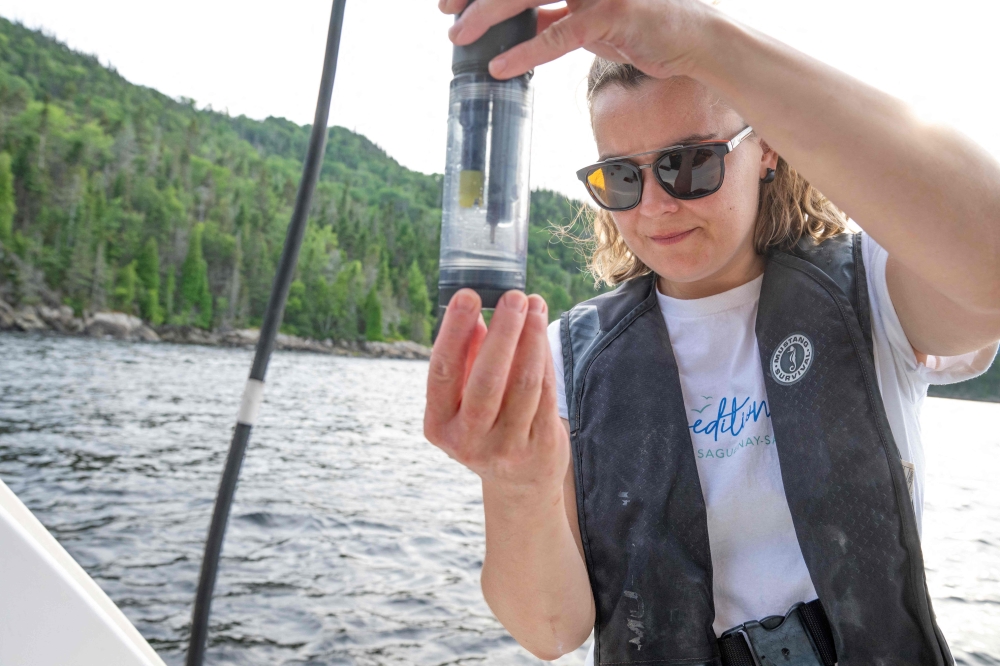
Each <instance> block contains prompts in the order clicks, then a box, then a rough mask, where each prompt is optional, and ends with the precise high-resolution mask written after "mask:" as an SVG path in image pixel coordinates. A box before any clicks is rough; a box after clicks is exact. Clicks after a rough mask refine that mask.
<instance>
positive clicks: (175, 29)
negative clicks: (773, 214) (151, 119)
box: [0, 0, 1000, 198]
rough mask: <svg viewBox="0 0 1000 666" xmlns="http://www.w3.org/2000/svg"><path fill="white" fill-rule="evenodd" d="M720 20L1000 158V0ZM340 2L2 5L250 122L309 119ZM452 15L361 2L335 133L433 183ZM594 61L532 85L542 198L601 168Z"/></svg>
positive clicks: (782, 1) (774, 12) (578, 58)
mask: <svg viewBox="0 0 1000 666" xmlns="http://www.w3.org/2000/svg"><path fill="white" fill-rule="evenodd" d="M717 4H718V5H719V7H720V8H722V9H723V10H725V11H727V12H729V13H730V14H732V15H733V16H735V17H737V18H739V19H740V20H742V21H744V22H746V23H749V24H751V25H753V26H754V27H756V28H758V29H760V30H763V31H764V32H767V33H768V34H771V35H773V36H774V37H777V38H778V39H781V40H783V41H785V42H787V43H789V44H791V45H792V46H794V47H796V48H798V49H800V50H802V51H805V52H807V53H809V54H810V55H813V56H815V57H817V58H819V59H821V60H824V61H825V62H827V63H829V64H831V65H833V66H835V67H838V68H840V69H842V70H844V71H846V72H848V73H850V74H852V75H854V76H856V77H858V78H860V79H862V80H864V81H866V82H868V83H871V84H873V85H876V86H878V87H879V88H882V89H883V90H886V91H888V92H890V93H892V94H893V95H896V96H897V97H900V98H901V99H903V100H905V101H907V102H908V103H910V104H911V105H913V106H914V107H915V108H916V109H917V111H918V112H919V113H921V114H922V115H924V116H926V117H927V118H929V119H933V120H935V121H938V122H944V123H947V124H950V125H952V126H954V127H956V128H958V129H959V130H961V131H963V132H964V133H965V134H967V135H969V136H971V137H973V138H974V139H975V140H976V141H978V142H979V143H980V144H981V145H983V146H985V147H986V148H987V149H988V150H990V151H991V152H993V153H994V154H995V155H1000V130H998V127H997V115H998V109H1000V86H998V83H1000V75H998V70H1000V39H998V38H997V35H996V26H998V25H1000V2H998V1H997V0H952V1H951V2H948V3H941V2H928V1H923V0H911V1H909V2H906V1H903V0H864V1H862V0H720V1H719V2H718V3H717ZM329 12H330V3H329V2H326V1H320V0H285V1H284V2H280V3H278V2H262V1H261V0H239V1H238V2H237V1H236V0H197V1H194V0H172V1H171V2H169V3H153V2H148V1H142V0H86V1H81V0H0V16H3V17H5V18H8V19H12V20H20V21H21V22H22V23H24V24H25V25H27V26H29V27H32V28H39V27H40V28H43V29H44V30H45V31H46V32H47V33H48V34H51V35H55V36H56V37H57V38H58V39H60V40H61V41H63V42H65V43H67V44H68V45H69V46H70V47H71V48H74V49H76V50H79V51H83V52H86V53H92V54H95V55H97V57H98V58H99V59H100V61H101V62H102V63H105V64H108V63H110V64H112V65H113V66H114V67H115V68H117V69H118V71H119V72H120V73H121V74H122V75H123V76H125V77H126V78H127V79H128V80H130V81H132V82H134V83H138V84H142V85H146V86H150V87H152V88H156V89H157V90H159V91H161V92H163V93H165V94H167V95H170V96H172V97H177V96H182V95H183V96H185V97H191V98H194V99H195V100H196V101H197V104H198V107H199V108H204V107H206V106H208V105H211V106H212V108H214V109H216V110H224V109H228V111H229V113H230V114H232V115H239V114H245V115H247V116H249V117H251V118H259V119H262V118H265V117H267V116H269V115H273V116H283V117H286V118H289V119H290V120H293V121H295V122H297V123H302V124H305V123H310V122H312V116H313V107H314V105H315V102H316V92H317V88H318V85H319V73H320V66H321V62H320V60H321V57H322V53H323V45H324V42H325V37H326V27H327V23H328V19H329ZM450 24H451V18H450V17H446V16H443V15H441V14H440V13H439V12H438V11H437V1H436V0H381V1H379V2H376V1H374V0H350V1H349V2H348V3H347V14H346V18H345V25H344V38H343V43H342V48H341V57H340V66H339V69H338V72H337V82H336V87H335V89H334V99H333V112H332V117H331V122H332V123H333V124H336V125H343V126H344V127H347V128H350V129H354V130H356V131H358V132H360V133H362V134H364V135H365V136H367V137H368V138H370V139H371V140H373V141H374V142H375V143H377V144H378V145H380V146H381V147H383V148H384V149H385V150H386V151H387V152H388V153H389V154H390V155H391V156H393V157H394V158H396V159H397V160H399V161H400V162H401V163H402V164H404V165H405V166H407V167H410V168H412V169H416V170H418V171H423V172H441V171H443V170H444V155H445V130H446V127H445V125H446V117H447V103H448V82H449V81H450V79H451V44H450V42H449V41H448V38H447V35H446V31H447V28H448V26H449V25H450ZM591 59H592V56H591V55H590V54H589V53H587V52H585V51H580V52H577V53H574V54H571V55H570V56H567V57H564V58H562V59H560V60H558V61H556V62H554V63H550V64H547V65H544V66H542V67H540V68H538V70H537V71H536V73H535V79H534V81H535V107H534V114H535V120H534V129H533V138H532V164H531V181H532V187H547V188H551V189H555V190H557V191H560V192H563V193H565V194H568V195H570V196H573V197H576V198H582V197H583V196H584V192H583V190H582V186H581V185H580V183H579V182H578V181H577V180H576V178H575V176H574V172H575V171H576V169H578V168H579V167H581V166H583V165H585V164H587V163H588V162H591V161H593V160H594V159H595V157H596V150H595V148H594V142H593V137H592V135H591V131H590V125H589V122H588V119H587V112H586V105H585V102H584V93H585V77H586V73H587V68H588V66H589V64H590V61H591Z"/></svg>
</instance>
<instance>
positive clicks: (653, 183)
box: [638, 168, 680, 217]
mask: <svg viewBox="0 0 1000 666" xmlns="http://www.w3.org/2000/svg"><path fill="white" fill-rule="evenodd" d="M641 173H642V177H643V178H644V180H643V181H642V199H640V200H639V206H638V208H639V212H640V213H641V214H642V215H644V216H646V217H657V216H659V215H666V214H669V213H676V212H677V211H678V210H679V209H680V200H678V199H675V198H673V197H672V196H670V195H669V194H668V193H667V191H666V190H665V189H663V186H662V185H660V183H659V181H658V180H656V176H654V175H653V170H652V169H651V168H650V169H642V170H641Z"/></svg>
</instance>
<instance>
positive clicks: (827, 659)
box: [719, 599, 837, 666]
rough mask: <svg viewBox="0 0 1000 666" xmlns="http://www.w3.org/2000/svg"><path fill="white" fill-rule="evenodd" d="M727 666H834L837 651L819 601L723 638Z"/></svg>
mask: <svg viewBox="0 0 1000 666" xmlns="http://www.w3.org/2000/svg"><path fill="white" fill-rule="evenodd" d="M719 652H720V653H721V654H722V664H723V666H834V665H835V664H836V663H837V648H836V646H835V645H834V642H833V632H832V631H831V630H830V622H829V621H828V620H827V619H826V613H825V612H824V611H823V606H822V605H821V604H820V602H819V599H816V600H815V601H811V602H809V603H808V604H804V603H797V604H795V605H794V606H792V607H791V608H790V609H789V610H788V612H787V613H786V614H785V615H784V616H781V615H772V616H771V617H766V618H764V619H763V620H761V621H760V622H746V623H744V624H741V625H740V626H738V627H735V628H733V629H730V630H729V631H727V632H726V633H724V634H722V637H721V638H719Z"/></svg>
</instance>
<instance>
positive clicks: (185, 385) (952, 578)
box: [0, 334, 1000, 666]
mask: <svg viewBox="0 0 1000 666" xmlns="http://www.w3.org/2000/svg"><path fill="white" fill-rule="evenodd" d="M250 359H251V352H250V351H247V350H232V349H219V348H211V347H189V346H175V345H167V344H129V343H119V342H112V341H96V340H89V339H82V338H59V337H46V336H40V335H21V334H3V335H0V479H3V481H4V482H5V483H7V485H8V486H10V487H11V489H12V490H13V491H14V492H15V493H17V494H18V496H19V497H20V498H21V499H22V500H23V501H24V502H25V503H26V504H27V505H28V507H29V508H30V509H31V510H32V511H34V512H35V514H36V515H37V516H38V517H39V519H41V521H42V522H43V523H44V524H45V525H46V527H48V528H49V530H51V531H52V532H53V534H54V535H55V536H56V538H58V539H59V541H60V542H61V543H62V544H63V545H64V546H65V547H66V549H67V550H68V551H69V552H70V553H71V554H72V555H73V556H74V557H75V558H76V559H77V560H78V561H79V562H80V563H81V564H82V565H83V566H84V568H85V569H86V570H87V571H88V572H89V573H90V575H91V576H93V577H94V578H95V579H96V580H97V582H98V583H99V584H100V585H101V587H102V588H104V590H105V591H107V593H108V594H109V595H110V596H111V598H112V599H113V600H114V601H115V602H116V603H117V604H118V605H119V606H120V607H121V608H122V610H123V611H124V612H125V614H126V615H127V616H128V617H129V619H130V620H132V622H134V623H135V625H136V627H138V629H139V631H140V632H141V633H142V634H143V635H144V636H145V637H146V638H147V639H148V640H149V641H150V643H151V644H152V645H153V647H154V648H155V649H156V650H157V651H158V652H159V653H160V654H161V655H162V656H163V658H164V660H165V661H166V662H167V663H168V664H170V665H171V666H173V665H180V664H182V663H183V653H184V649H185V647H186V639H187V632H188V628H189V622H190V614H191V602H192V599H193V597H194V591H195V587H196V584H197V578H198V568H199V565H200V560H201V555H202V548H203V541H204V538H205V535H206V532H207V529H208V522H209V516H210V513H211V505H212V501H213V499H214V494H215V490H216V486H217V484H218V481H219V475H220V473H221V470H222V465H223V462H224V459H225V454H226V450H227V448H228V444H229V436H230V433H231V431H232V426H233V421H234V419H235V414H236V411H237V407H238V404H239V399H240V392H241V391H242V387H243V382H244V380H245V378H246V374H247V371H248V369H249V367H250ZM426 372H427V364H426V363H425V362H415V361H393V360H382V359H378V360H372V359H351V358H339V357H332V356H320V355H312V354H297V353H288V352H277V353H276V354H275V356H274V358H273V360H272V362H271V368H270V370H269V373H268V385H267V389H266V392H265V399H264V405H263V408H262V410H261V416H260V422H259V424H258V426H257V427H256V428H255V429H254V436H253V439H252V441H251V446H250V450H249V453H248V457H247V460H246V463H245V464H244V467H243V473H242V475H241V480H240V486H239V490H238V493H237V497H236V504H235V506H234V509H233V514H232V518H231V521H230V526H229V531H228V533H227V537H226V546H225V550H224V552H223V560H222V565H221V571H220V576H219V581H218V584H217V587H216V598H215V602H214V605H213V612H212V627H211V648H210V653H209V661H210V663H212V664H240V665H247V666H249V665H254V666H256V665H261V666H264V665H268V666H271V665H274V664H352V665H358V666H369V665H372V666H374V665H386V664H420V665H421V666H423V665H444V664H497V665H500V664H503V665H507V664H514V665H517V664H540V663H542V662H540V661H539V660H537V659H535V658H533V657H532V656H531V655H530V654H528V653H527V652H525V651H524V650H522V649H521V648H520V647H519V646H518V645H517V644H516V643H515V642H514V641H513V640H512V639H511V638H510V637H509V636H508V635H507V634H506V632H505V631H504V630H503V628H502V627H501V626H500V625H499V624H498V623H497V622H496V620H495V619H494V618H493V617H492V615H491V614H490V612H489V609H488V608H487V607H486V605H485V603H484V602H483V600H482V595H481V593H480V590H479V570H480V567H481V566H482V555H483V518H482V500H481V497H480V488H479V483H478V481H477V479H476V477H475V476H474V475H473V474H472V473H471V472H468V471H466V470H465V469H464V468H462V467H461V466H459V465H458V464H457V463H455V462H453V461H451V460H450V459H448V458H447V456H445V455H444V454H442V453H441V452H439V451H438V450H436V449H435V448H434V447H432V446H430V445H429V444H427V442H426V441H425V440H424V439H423V436H422V418H423V400H424V382H425V379H426ZM998 424H1000V405H983V404H976V403H963V402H959V401H950V400H933V399H932V400H930V401H929V402H928V405H927V407H926V409H925V419H924V430H925V438H926V439H927V449H928V455H927V457H928V478H927V508H926V512H925V519H924V520H925V523H924V540H925V554H926V560H927V566H928V577H929V584H930V587H931V592H932V594H933V595H934V597H935V604H936V609H937V612H938V615H939V620H940V623H941V625H942V628H943V630H944V632H945V634H946V635H947V636H948V638H949V640H950V642H951V645H952V648H953V650H954V652H955V654H956V657H957V658H958V660H959V661H960V662H961V663H963V664H987V665H994V666H998V665H1000V491H998V489H997V486H998V483H997V481H998V480H1000V434H998V433H1000V425H998ZM584 654H585V650H584V649H581V650H578V651H577V652H576V653H575V654H573V655H568V656H566V657H564V658H563V659H562V660H560V662H558V663H560V664H567V665H568V664H581V663H582V661H583V656H584Z"/></svg>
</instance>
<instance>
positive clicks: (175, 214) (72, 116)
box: [0, 19, 595, 342]
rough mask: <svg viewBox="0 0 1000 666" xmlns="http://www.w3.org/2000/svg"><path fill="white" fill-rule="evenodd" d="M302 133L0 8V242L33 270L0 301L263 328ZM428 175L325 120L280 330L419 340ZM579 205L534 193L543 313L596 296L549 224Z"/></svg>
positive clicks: (427, 319) (534, 276) (432, 229)
mask: <svg viewBox="0 0 1000 666" xmlns="http://www.w3.org/2000/svg"><path fill="white" fill-rule="evenodd" d="M442 113H443V110H442ZM442 122H444V117H443V116H442ZM308 136H309V127H303V126H299V125H295V124H294V123H291V122H289V121H286V120H283V119H279V118H268V119H267V120H265V121H255V120H250V119H248V118H246V117H238V118H232V117H229V116H228V115H225V114H222V113H218V112H213V111H211V110H198V109H197V108H196V105H195V102H194V101H193V100H186V99H180V100H173V99H170V98H169V97H166V96H165V95H162V94H160V93H158V92H156V91H155V90H151V89H149V88H145V87H142V86H137V85H133V84H130V83H129V82H128V81H126V80H125V79H123V78H122V77H121V76H120V75H118V73H117V72H115V71H114V70H112V69H108V68H106V67H103V66H101V65H100V63H99V62H98V61H97V60H96V58H94V57H91V56H86V55H81V54H79V53H76V52H74V51H72V50H70V49H69V48H67V47H66V46H65V45H63V44H60V43H58V42H57V41H55V40H53V39H51V38H49V37H47V36H45V35H43V34H41V33H39V32H36V31H31V30H28V29H26V28H24V27H23V26H21V25H18V24H14V23H11V22H8V21H6V20H3V19H0V243H2V244H3V246H4V247H7V248H9V249H10V250H13V252H14V253H15V254H17V255H18V256H20V257H21V258H22V259H24V260H25V261H24V262H20V263H22V264H24V263H26V264H28V265H31V266H34V267H37V268H38V269H39V272H38V273H36V274H35V276H34V277H33V276H32V275H26V274H25V272H24V271H23V270H22V271H20V272H18V271H16V270H15V269H14V268H13V267H12V266H11V265H6V266H5V267H3V268H4V274H3V276H0V281H2V282H3V283H4V284H3V287H2V288H3V291H2V292H0V296H3V297H5V298H7V299H8V300H13V301H14V302H15V303H16V302H18V301H22V302H24V301H27V302H30V301H31V299H32V298H34V297H35V296H34V294H33V292H34V291H37V289H38V288H39V287H40V285H37V284H34V283H35V282H38V281H40V280H41V281H43V282H44V283H45V284H44V286H45V287H47V288H50V289H53V290H55V291H56V292H57V293H58V294H60V296H61V298H62V299H63V301H64V302H65V303H67V304H69V305H71V306H72V307H73V308H74V310H76V311H77V313H78V314H80V313H83V312H92V311H98V310H102V309H115V310H121V311H125V312H129V313H133V314H137V315H139V316H141V317H142V318H143V319H145V320H147V321H149V322H150V323H152V324H154V325H158V324H161V323H164V322H166V323H174V324H191V325H195V326H199V327H202V328H218V327H234V328H235V327H243V326H254V325H256V324H258V323H259V322H260V319H261V316H262V314H263V309H264V307H265V304H266V302H267V297H268V293H269V288H270V284H271V279H272V276H273V272H274V267H275V265H276V263H277V259H278V256H279V254H280V251H281V246H282V242H283V240H284V232H285V228H286V226H287V224H288V220H289V218H290V215H291V208H292V205H293V201H294V197H295V193H296V188H297V183H298V179H299V172H300V168H301V160H302V158H303V157H304V155H305V151H306V144H307V141H308ZM441 148H442V151H443V150H444V146H442V147H441ZM441 184H442V177H441V176H440V175H437V174H432V175H425V174H421V173H417V172H414V171H411V170H409V169H406V168H403V167H402V166H400V165H399V164H398V163H397V162H396V161H395V160H393V159H392V158H391V157H389V156H388V155H386V153H385V151H383V150H382V149H380V148H379V147H378V146H376V145H374V144H373V143H372V142H371V141H369V140H367V139H366V138H365V137H363V136H360V135H358V134H355V133H353V132H350V131H348V130H346V129H344V128H341V127H334V128H331V130H330V135H329V143H328V146H327V152H326V161H325V164H324V168H323V173H322V176H321V179H320V184H319V187H318V190H317V194H316V197H315V199H314V202H313V207H312V211H311V215H310V220H309V228H308V232H307V235H306V239H305V242H304V245H303V249H302V255H301V259H300V264H299V268H298V274H297V279H296V281H295V282H294V284H293V285H292V290H291V295H290V298H289V302H288V308H287V311H286V315H285V327H284V330H286V331H287V332H290V333H296V334H299V335H302V336H307V337H315V338H319V339H326V338H334V339H358V338H364V337H367V339H371V340H378V339H383V338H386V339H397V338H411V339H413V340H416V341H419V342H427V341H428V335H429V331H430V330H431V328H432V325H433V321H432V320H433V316H434V315H435V313H436V309H435V308H433V307H432V304H433V303H435V302H436V295H437V294H436V291H437V260H438V237H439V234H440V221H441V212H440V203H441V189H442V188H441ZM578 205H579V204H578V203H575V202H571V201H569V200H567V199H566V198H565V197H562V196H560V195H557V194H555V193H552V192H545V191H539V192H535V193H534V194H533V196H532V206H531V223H532V225H531V241H530V253H529V256H530V260H529V261H530V265H529V271H528V276H529V277H528V280H529V289H530V290H532V291H536V292H539V293H541V294H542V295H544V296H545V297H546V299H547V300H548V302H549V304H550V312H551V315H552V316H553V317H555V316H557V315H558V314H559V312H560V311H562V310H563V309H566V308H568V307H569V306H570V305H572V304H573V303H575V302H577V301H579V300H581V299H583V298H586V297H588V296H589V295H592V294H594V293H595V291H594V284H593V281H592V280H590V279H589V278H588V277H587V276H586V275H585V274H584V273H582V272H581V270H580V267H581V264H580V261H579V257H578V255H577V254H576V253H575V252H574V251H573V250H572V249H571V248H570V247H567V246H565V245H562V244H559V243H555V242H553V239H552V236H551V235H550V233H549V231H548V230H547V229H548V227H549V224H550V222H554V223H557V224H565V223H566V222H567V221H569V220H570V219H572V217H573V215H574V212H575V210H576V207H577V206H578Z"/></svg>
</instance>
